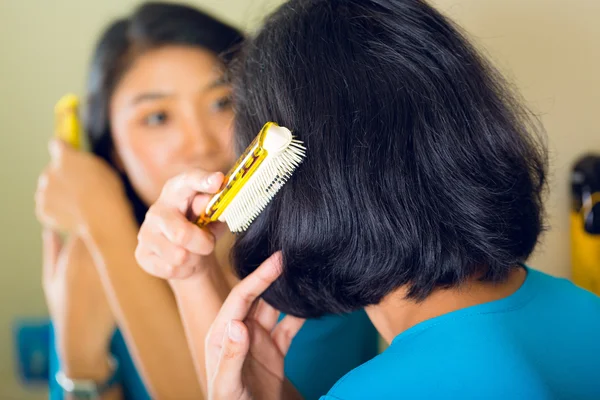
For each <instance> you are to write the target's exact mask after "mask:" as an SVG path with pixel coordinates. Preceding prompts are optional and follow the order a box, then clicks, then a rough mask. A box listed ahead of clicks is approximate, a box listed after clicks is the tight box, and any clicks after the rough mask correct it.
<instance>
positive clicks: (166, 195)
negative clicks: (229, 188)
mask: <svg viewBox="0 0 600 400" xmlns="http://www.w3.org/2000/svg"><path fill="white" fill-rule="evenodd" d="M223 178H224V176H223V174H222V173H221V172H213V173H209V172H205V171H201V170H193V171H189V172H186V173H184V174H181V175H179V176H176V177H175V178H172V179H170V180H169V181H168V182H167V184H166V185H165V187H164V188H163V191H162V193H161V195H160V199H159V201H160V202H161V203H163V204H165V205H166V206H169V207H174V208H176V209H177V210H179V212H180V213H182V214H186V213H187V211H188V208H189V207H190V205H191V203H192V201H193V199H194V197H196V196H197V195H198V194H199V193H207V194H214V193H217V192H218V190H219V188H220V187H221V183H222V182H223Z"/></svg>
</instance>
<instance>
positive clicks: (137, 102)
mask: <svg viewBox="0 0 600 400" xmlns="http://www.w3.org/2000/svg"><path fill="white" fill-rule="evenodd" d="M230 95H231V88H230V87H229V85H228V84H226V82H225V81H224V79H223V68H222V64H221V63H220V62H219V61H218V59H217V58H216V56H215V55H214V54H212V53H211V52H209V51H205V50H202V49H199V48H195V47H184V46H166V47H163V48H159V49H156V50H152V51H149V52H147V53H144V54H143V55H142V56H140V57H138V58H137V60H136V61H135V62H134V64H133V65H132V66H131V68H130V69H129V70H128V71H127V73H126V74H125V75H124V76H123V79H122V80H121V81H120V83H119V84H118V86H117V87H116V89H115V91H114V94H113V96H112V98H111V102H110V121H111V129H112V132H113V140H114V143H115V150H116V157H117V162H118V164H119V165H120V167H121V168H122V169H123V170H124V172H125V173H126V174H127V176H128V177H129V179H130V181H131V183H132V185H133V187H134V189H135V190H136V192H137V193H138V195H139V196H140V198H141V199H142V200H143V201H144V202H145V203H146V204H152V203H154V202H155V201H156V200H157V199H158V196H159V194H160V191H161V190H162V188H163V186H164V184H165V183H166V181H167V180H168V179H169V178H171V177H173V176H175V175H178V174H180V173H181V172H184V171H186V170H188V169H190V168H201V169H204V170H208V171H222V172H224V173H225V172H227V170H228V169H229V167H230V166H231V164H232V163H233V162H234V160H235V153H234V146H233V111H232V107H231V99H230Z"/></svg>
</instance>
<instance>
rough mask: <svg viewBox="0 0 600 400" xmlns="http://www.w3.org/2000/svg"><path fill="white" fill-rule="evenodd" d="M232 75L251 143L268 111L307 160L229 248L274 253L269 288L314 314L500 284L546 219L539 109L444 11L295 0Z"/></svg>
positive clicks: (403, 0)
mask: <svg viewBox="0 0 600 400" xmlns="http://www.w3.org/2000/svg"><path fill="white" fill-rule="evenodd" d="M237 68H239V71H238V72H239V76H238V77H237V80H236V81H235V82H234V101H235V103H236V107H237V109H236V113H237V114H236V133H237V135H238V138H239V140H240V148H243V147H244V146H246V145H247V144H248V143H249V142H250V141H251V140H252V139H253V138H254V137H255V135H256V134H257V132H258V131H259V130H260V128H261V126H262V125H263V124H264V123H265V122H266V121H276V122H277V123H279V124H281V125H283V126H286V127H288V128H290V129H292V130H293V131H294V132H295V134H296V135H298V136H299V138H300V139H302V140H303V141H304V142H305V144H306V146H307V148H308V151H307V154H308V157H307V159H306V161H305V162H304V163H303V164H302V165H301V166H300V168H299V169H298V170H297V171H296V173H295V174H294V175H293V176H292V178H291V180H290V181H289V182H288V183H287V184H286V185H285V186H284V187H283V188H282V190H281V191H280V192H279V194H278V195H277V196H276V197H275V199H274V200H273V201H272V203H271V204H270V205H269V206H268V207H267V209H266V210H265V211H264V212H263V213H262V214H261V215H260V216H259V217H258V218H257V219H256V221H255V222H254V223H253V224H252V225H251V226H250V228H249V229H248V230H247V231H246V232H245V233H243V234H241V235H239V236H238V238H237V241H236V243H235V246H234V249H233V260H234V265H235V267H236V269H237V271H238V273H239V274H240V275H241V276H246V275H247V274H248V273H250V272H251V271H253V270H254V269H255V268H256V267H257V266H258V265H259V264H260V263H261V262H262V261H263V260H265V259H266V258H267V257H268V256H269V255H270V254H272V253H273V252H275V251H277V250H281V251H282V253H283V264H284V265H283V274H282V277H281V278H279V279H278V280H277V281H276V282H275V284H274V285H272V287H271V288H270V289H269V290H268V291H267V292H266V293H265V295H264V297H265V299H266V300H267V301H268V302H269V303H271V304H272V305H274V306H275V307H277V308H278V309H280V310H282V311H283V312H285V313H289V314H293V315H297V316H302V317H317V316H320V315H323V314H325V313H345V312H349V311H352V310H356V309H359V308H363V307H365V306H369V305H374V304H378V303H379V302H381V300H382V299H383V297H384V296H386V295H387V294H389V293H390V292H392V291H394V290H395V289H397V288H399V287H407V288H408V298H410V299H414V300H415V301H419V300H423V299H425V298H426V297H427V296H428V295H429V294H431V292H432V291H433V290H434V289H435V288H449V287H454V286H457V285H459V284H461V283H463V282H465V280H467V279H468V278H473V277H480V278H481V279H482V280H486V281H496V282H498V281H502V280H504V279H505V278H506V277H507V275H508V273H509V272H510V271H511V269H512V268H515V267H517V266H518V265H519V264H521V263H523V262H524V261H525V260H526V259H527V258H528V256H529V255H530V254H531V252H532V251H533V249H534V247H535V245H536V243H537V241H538V236H539V235H540V233H541V231H542V229H543V219H544V218H543V216H544V212H543V204H542V197H543V193H544V188H545V182H546V180H545V177H546V164H547V160H546V159H547V157H546V151H545V148H544V145H543V143H541V141H540V138H541V137H542V135H539V133H541V128H539V125H538V122H537V120H536V118H534V117H533V116H531V114H530V113H529V112H528V111H527V109H526V108H524V107H523V106H522V105H521V104H520V102H519V101H518V100H517V97H516V96H515V95H514V94H513V93H512V91H511V89H510V87H509V86H508V84H507V83H506V82H505V81H504V80H503V78H502V77H501V75H500V74H499V73H498V72H497V71H496V70H495V69H494V68H493V67H492V66H491V65H490V64H489V63H488V62H487V61H486V60H485V59H484V58H483V57H482V56H480V55H479V54H478V52H477V51H476V50H475V48H474V47H473V46H472V45H471V44H470V43H469V41H468V40H467V39H466V38H465V36H464V35H463V34H462V33H461V32H460V30H459V28H457V27H456V26H455V25H454V24H453V23H452V22H451V21H449V20H448V19H447V18H445V17H444V16H442V15H441V14H440V13H439V12H438V11H436V10H435V9H434V8H432V7H431V6H429V5H428V4H427V3H426V2H425V1H419V0H339V1H325V0H296V1H289V2H287V3H285V4H284V5H283V6H281V7H280V8H279V9H278V10H277V11H276V12H275V13H274V14H272V15H271V16H270V17H269V18H268V19H267V21H266V24H265V26H264V28H263V29H262V30H261V31H259V32H258V34H257V36H256V37H254V38H253V39H251V40H250V41H249V43H247V46H246V47H245V49H244V51H243V54H242V55H241V57H240V59H239V64H238V66H237Z"/></svg>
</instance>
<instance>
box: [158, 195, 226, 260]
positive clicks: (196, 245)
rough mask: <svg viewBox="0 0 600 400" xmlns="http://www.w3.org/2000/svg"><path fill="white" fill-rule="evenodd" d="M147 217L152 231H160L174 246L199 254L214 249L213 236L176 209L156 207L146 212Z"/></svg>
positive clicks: (207, 252) (205, 253)
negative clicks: (152, 228)
mask: <svg viewBox="0 0 600 400" xmlns="http://www.w3.org/2000/svg"><path fill="white" fill-rule="evenodd" d="M147 218H149V220H148V223H149V224H151V225H152V226H153V227H154V232H160V233H161V234H162V235H164V236H165V237H166V238H167V240H169V241H170V242H171V243H172V244H173V245H175V246H180V247H182V248H183V249H185V250H187V251H189V252H191V253H193V254H200V255H208V254H210V253H212V252H213V250H214V247H215V238H214V236H213V235H212V234H210V233H209V232H207V231H205V230H202V229H200V228H198V226H196V225H195V224H194V223H192V222H190V221H188V220H187V219H186V218H185V216H184V215H183V214H181V213H179V212H177V211H174V210H169V209H167V208H164V207H157V208H155V209H153V210H152V211H151V212H149V213H148V217H147ZM152 226H151V227H152Z"/></svg>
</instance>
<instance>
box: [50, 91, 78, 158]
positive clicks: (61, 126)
mask: <svg viewBox="0 0 600 400" xmlns="http://www.w3.org/2000/svg"><path fill="white" fill-rule="evenodd" d="M78 111H79V99H78V98H77V96H75V95H74V94H66V95H64V96H63V97H61V98H60V100H59V101H58V102H57V103H56V105H55V106H54V124H55V126H54V135H55V136H56V137H57V138H58V139H61V140H64V141H65V142H67V143H69V144H70V145H71V146H73V148H75V149H77V150H79V149H81V136H82V135H81V133H82V129H81V123H80V122H79V116H78Z"/></svg>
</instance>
